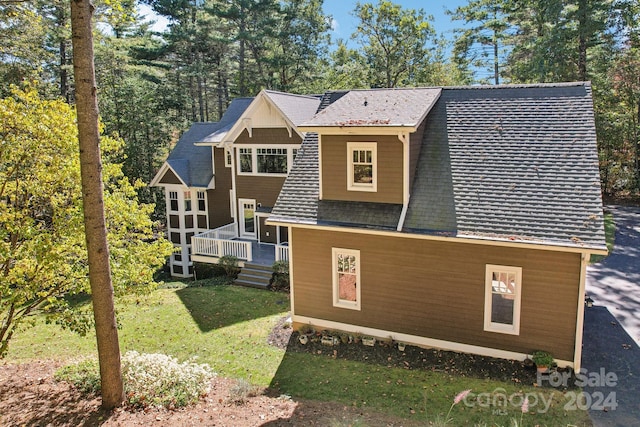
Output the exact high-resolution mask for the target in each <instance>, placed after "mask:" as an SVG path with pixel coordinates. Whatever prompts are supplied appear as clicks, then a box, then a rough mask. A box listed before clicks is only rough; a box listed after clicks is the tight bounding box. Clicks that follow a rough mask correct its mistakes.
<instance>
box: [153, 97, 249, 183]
mask: <svg viewBox="0 0 640 427" xmlns="http://www.w3.org/2000/svg"><path fill="white" fill-rule="evenodd" d="M250 103H251V99H250V98H237V99H234V100H233V101H231V104H229V107H228V108H227V110H226V111H225V113H224V114H223V115H222V118H221V119H220V121H219V122H217V123H210V122H204V123H194V124H192V125H191V127H190V128H189V129H188V130H187V131H186V132H185V133H183V134H182V136H180V139H178V142H177V143H176V145H175V146H174V147H173V150H171V153H169V157H167V160H166V161H165V163H164V165H163V166H162V167H161V168H160V170H159V171H158V173H157V174H156V176H155V177H154V178H153V180H152V181H151V183H150V185H151V186H155V185H158V184H159V183H160V181H161V179H162V177H163V176H164V174H165V173H166V171H167V169H171V170H172V171H173V173H174V174H175V175H176V176H177V177H178V178H179V179H180V181H181V182H182V184H183V185H184V186H186V187H201V188H207V187H209V184H210V183H211V179H212V178H213V165H212V154H211V150H212V149H211V147H209V146H208V145H211V144H210V143H209V144H205V145H199V144H197V143H199V142H203V141H207V140H209V141H211V142H214V141H215V139H218V138H224V135H226V133H227V132H228V130H229V128H230V127H231V126H232V125H233V124H234V123H235V122H236V120H238V117H240V115H241V114H242V113H243V112H244V111H245V110H246V109H247V107H248V106H249V104H250Z"/></svg>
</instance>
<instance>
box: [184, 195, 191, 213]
mask: <svg viewBox="0 0 640 427" xmlns="http://www.w3.org/2000/svg"><path fill="white" fill-rule="evenodd" d="M184 210H185V212H189V211H191V191H185V192H184Z"/></svg>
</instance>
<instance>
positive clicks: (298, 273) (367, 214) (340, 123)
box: [269, 83, 606, 368]
mask: <svg viewBox="0 0 640 427" xmlns="http://www.w3.org/2000/svg"><path fill="white" fill-rule="evenodd" d="M299 129H300V130H301V131H304V132H307V135H314V137H308V138H306V139H305V142H304V143H303V145H302V147H301V150H300V151H299V152H298V158H297V160H296V164H295V165H294V168H293V170H292V172H291V174H290V175H289V178H288V179H287V181H286V182H285V184H284V186H283V189H282V191H281V193H280V197H279V199H278V201H277V203H276V205H275V207H274V209H273V211H272V214H271V216H270V220H269V221H270V222H271V223H272V224H279V225H281V226H288V227H290V231H289V246H290V254H289V255H290V266H291V283H292V285H291V311H292V319H293V322H294V324H295V325H297V326H300V325H303V324H312V325H314V326H315V327H317V328H326V329H337V330H342V331H348V332H352V333H360V334H365V335H372V336H375V337H383V338H388V337H392V338H393V339H395V340H398V341H404V342H408V343H414V344H417V345H422V346H426V347H437V348H443V349H450V350H455V351H462V352H469V353H475V354H482V355H488V356H494V357H501V358H509V359H524V358H525V357H526V356H527V355H528V354H531V353H532V352H533V351H534V350H537V349H542V350H546V351H549V352H551V353H552V354H553V355H554V357H555V358H556V360H557V362H558V364H559V365H566V366H573V367H576V368H577V367H579V364H580V357H581V344H582V322H583V310H584V308H583V307H584V284H585V271H586V265H587V262H588V260H589V256H590V254H593V253H606V248H605V243H604V229H603V214H602V201H601V194H600V186H599V170H598V157H597V149H596V136H595V125H594V116H593V106H592V98H591V87H590V85H589V84H587V83H571V84H557V85H553V84H552V85H535V86H493V87H460V88H446V87H445V88H423V89H420V88H418V89H379V90H354V91H350V92H348V93H347V94H346V95H344V96H343V97H341V98H340V99H338V100H337V101H335V102H334V103H332V104H331V105H329V106H327V107H326V108H325V109H324V110H322V111H321V112H319V113H318V114H317V115H315V116H314V117H313V118H312V119H310V120H308V121H306V122H305V123H303V124H301V125H300V126H299ZM312 183H313V185H312Z"/></svg>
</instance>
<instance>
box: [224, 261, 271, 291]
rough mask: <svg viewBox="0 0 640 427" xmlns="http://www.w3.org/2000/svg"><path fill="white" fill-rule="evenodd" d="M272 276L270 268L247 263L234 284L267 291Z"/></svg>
mask: <svg viewBox="0 0 640 427" xmlns="http://www.w3.org/2000/svg"><path fill="white" fill-rule="evenodd" d="M272 274H273V270H271V267H270V266H264V265H257V264H250V263H245V264H244V267H242V270H240V274H238V278H237V279H236V280H235V282H234V283H235V284H236V285H239V286H246V287H249V288H258V289H267V288H268V287H269V282H270V281H271V276H272Z"/></svg>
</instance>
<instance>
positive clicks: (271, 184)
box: [236, 175, 286, 207]
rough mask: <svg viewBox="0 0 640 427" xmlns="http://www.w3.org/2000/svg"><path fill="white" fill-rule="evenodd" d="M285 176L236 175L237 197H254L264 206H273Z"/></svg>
mask: <svg viewBox="0 0 640 427" xmlns="http://www.w3.org/2000/svg"><path fill="white" fill-rule="evenodd" d="M285 179H286V178H285V177H283V176H251V175H238V176H236V196H237V197H238V199H255V201H256V203H260V205H262V206H264V207H273V205H275V203H276V199H277V198H278V195H279V194H280V190H281V189H282V184H284V180H285Z"/></svg>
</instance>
